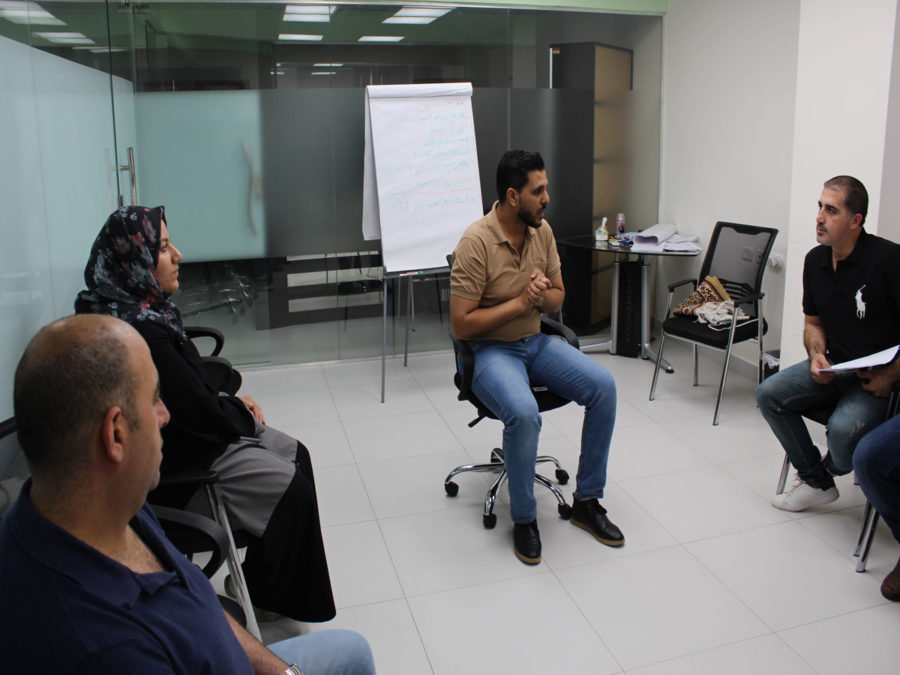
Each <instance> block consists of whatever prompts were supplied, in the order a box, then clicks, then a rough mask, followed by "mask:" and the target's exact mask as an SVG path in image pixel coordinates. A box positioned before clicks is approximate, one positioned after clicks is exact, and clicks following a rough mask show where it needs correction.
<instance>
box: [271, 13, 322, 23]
mask: <svg viewBox="0 0 900 675" xmlns="http://www.w3.org/2000/svg"><path fill="white" fill-rule="evenodd" d="M283 18H284V20H285V21H298V22H303V23H328V22H329V21H331V15H330V14H288V13H287V12H285V13H284V17H283Z"/></svg>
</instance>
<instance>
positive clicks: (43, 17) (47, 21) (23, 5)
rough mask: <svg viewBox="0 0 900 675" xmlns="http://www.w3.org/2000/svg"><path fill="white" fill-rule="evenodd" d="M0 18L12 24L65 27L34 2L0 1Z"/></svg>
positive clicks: (62, 22) (63, 23) (63, 22)
mask: <svg viewBox="0 0 900 675" xmlns="http://www.w3.org/2000/svg"><path fill="white" fill-rule="evenodd" d="M0 18H3V19H6V20H7V21H11V22H12V23H21V24H33V25H38V26H65V25H66V23H65V21H61V20H60V19H57V18H56V17H55V16H53V15H52V14H51V13H50V12H48V11H47V10H46V9H44V8H43V7H41V6H40V5H38V4H37V3H34V2H21V0H20V1H18V2H15V1H13V0H2V1H0Z"/></svg>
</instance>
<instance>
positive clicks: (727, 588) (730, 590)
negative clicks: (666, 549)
mask: <svg viewBox="0 0 900 675" xmlns="http://www.w3.org/2000/svg"><path fill="white" fill-rule="evenodd" d="M690 543H694V542H690ZM683 546H684V550H685V552H686V553H687V554H688V555H689V556H690V557H691V559H692V560H694V561H695V562H696V563H697V564H698V565H699V566H700V567H701V568H702V569H703V570H705V571H706V572H707V573H708V574H709V575H710V576H711V577H712V578H713V579H715V580H716V581H717V582H718V583H719V584H720V585H721V587H722V588H724V589H725V591H726V592H727V593H728V595H730V596H731V597H732V598H734V599H735V600H736V601H737V602H738V603H739V604H740V605H741V607H743V608H744V609H746V610H747V612H749V613H750V615H751V616H753V617H754V618H755V619H756V620H757V621H759V622H760V624H762V625H763V626H765V627H766V628H767V629H768V631H769V632H770V633H777V630H776V628H775V627H774V626H772V625H771V624H770V623H769V622H768V621H766V620H765V619H764V618H763V617H762V616H760V615H759V613H758V612H756V611H755V610H754V609H753V608H752V607H750V605H748V604H747V602H746V601H745V600H744V599H743V598H742V597H741V596H740V595H738V594H737V592H736V591H735V590H734V589H733V588H732V587H731V585H730V584H728V583H727V582H726V581H725V580H724V579H722V578H721V577H720V576H719V575H718V574H716V572H715V571H714V570H713V569H712V568H710V567H709V565H707V564H706V563H705V562H703V561H702V560H701V559H700V558H698V557H697V556H696V555H694V552H693V551H691V549H690V547H688V546H687V544H683ZM756 637H759V636H758V635H757V636H756Z"/></svg>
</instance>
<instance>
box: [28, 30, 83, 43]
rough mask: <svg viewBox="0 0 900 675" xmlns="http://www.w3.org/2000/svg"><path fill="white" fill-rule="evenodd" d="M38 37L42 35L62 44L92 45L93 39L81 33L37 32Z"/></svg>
mask: <svg viewBox="0 0 900 675" xmlns="http://www.w3.org/2000/svg"><path fill="white" fill-rule="evenodd" d="M35 35H37V36H38V37H42V38H44V39H45V40H47V41H48V42H55V43H56V44H61V45H92V44H95V43H94V41H93V40H91V39H90V38H89V37H87V36H85V35H83V34H81V33H55V32H51V33H35Z"/></svg>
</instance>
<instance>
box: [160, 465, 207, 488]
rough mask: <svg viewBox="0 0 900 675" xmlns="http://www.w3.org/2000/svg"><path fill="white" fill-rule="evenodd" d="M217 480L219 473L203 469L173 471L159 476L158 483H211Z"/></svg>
mask: <svg viewBox="0 0 900 675" xmlns="http://www.w3.org/2000/svg"><path fill="white" fill-rule="evenodd" d="M218 482H219V474H218V473H216V472H215V471H212V470H210V469H207V470H205V471H175V472H172V473H167V474H165V475H163V476H161V477H160V479H159V484H160V485H213V484H215V483H218Z"/></svg>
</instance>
